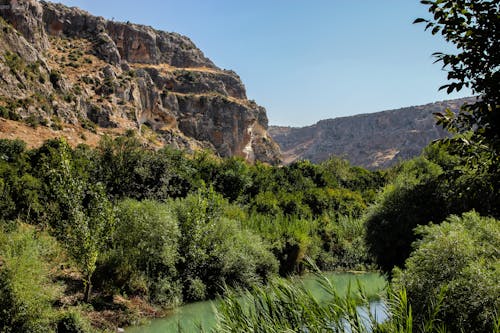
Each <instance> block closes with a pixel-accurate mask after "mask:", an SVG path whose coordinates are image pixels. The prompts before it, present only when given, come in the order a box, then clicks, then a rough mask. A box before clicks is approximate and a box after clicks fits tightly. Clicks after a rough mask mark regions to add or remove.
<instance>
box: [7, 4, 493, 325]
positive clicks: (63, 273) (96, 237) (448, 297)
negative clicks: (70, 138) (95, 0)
mask: <svg viewBox="0 0 500 333" xmlns="http://www.w3.org/2000/svg"><path fill="white" fill-rule="evenodd" d="M421 2H422V3H423V4H425V5H428V6H429V10H430V12H431V13H432V14H433V20H423V19H419V20H417V22H426V23H427V26H426V27H427V28H428V29H431V31H432V33H433V34H436V33H441V34H442V35H443V36H444V37H445V39H447V40H448V41H450V42H452V43H453V44H455V46H456V47H457V48H458V52H457V54H456V55H444V54H437V59H438V61H439V62H442V64H443V65H444V67H445V68H446V69H448V72H449V79H450V80H451V82H450V83H449V84H448V85H446V86H445V88H447V89H448V91H450V92H451V91H453V90H460V89H461V88H462V87H470V88H472V90H473V91H474V93H477V94H478V95H479V96H478V97H479V98H478V101H477V102H476V103H475V104H473V105H468V106H464V107H463V108H462V110H461V111H460V113H459V114H458V115H453V114H451V113H449V112H447V113H443V114H442V115H440V116H439V122H440V123H441V124H442V125H444V126H445V128H447V129H449V130H451V131H452V132H453V133H455V134H456V135H455V136H454V137H453V138H450V139H446V140H442V141H440V142H436V143H433V144H431V145H429V146H428V147H427V148H426V150H425V151H424V153H423V154H422V156H420V157H418V158H415V159H413V160H411V161H407V162H404V163H401V164H400V165H399V166H397V167H395V168H393V169H391V170H386V171H378V172H371V171H368V170H364V169H362V168H358V167H352V166H350V165H349V163H348V162H347V161H344V160H342V159H338V158H331V159H330V160H328V161H326V162H324V163H321V164H318V165H315V164H312V163H310V162H308V161H297V162H295V163H292V164H291V165H288V166H283V167H272V166H268V165H265V164H262V163H258V162H257V163H256V164H255V165H250V164H248V163H246V162H245V161H243V160H242V159H239V158H235V157H233V158H227V159H220V158H217V157H215V156H213V155H211V154H209V153H207V152H197V153H194V154H192V155H188V154H186V153H184V152H181V151H176V150H172V149H170V148H162V149H160V150H158V151H154V150H151V149H148V148H147V147H145V146H143V145H142V144H141V142H140V141H139V140H138V139H137V138H135V137H134V135H133V133H130V132H129V133H127V135H125V136H123V137H117V138H114V139H112V138H109V137H104V138H103V139H102V141H101V143H100V144H99V146H98V147H97V148H90V147H88V146H84V145H81V146H78V147H76V148H72V147H70V146H69V145H68V144H67V143H66V142H65V141H64V140H62V139H57V140H49V141H47V142H45V143H44V144H43V145H42V146H41V147H39V148H35V149H27V148H26V145H25V144H24V143H23V142H21V141H19V140H15V141H11V140H4V139H2V140H0V332H20V331H22V332H89V331H91V330H92V328H90V326H89V323H88V318H93V319H94V320H93V324H94V326H95V327H94V328H97V327H98V328H99V329H104V328H106V324H103V325H101V324H102V323H99V322H96V317H99V316H96V315H95V313H96V312H99V311H108V312H107V313H109V312H112V313H113V315H114V318H113V320H114V324H120V325H125V324H129V323H130V322H131V321H132V319H133V318H135V316H136V314H137V313H145V312H148V313H149V314H151V315H157V314H160V313H162V312H161V311H162V310H164V309H168V308H170V307H173V306H176V305H178V304H181V303H182V302H186V301H196V300H203V299H211V298H214V297H216V296H217V295H221V294H225V296H222V297H223V301H222V306H221V307H220V308H219V314H218V316H219V317H218V325H219V326H218V327H217V331H218V332H248V331H253V332H260V331H262V332H275V331H276V332H283V331H308V332H323V331H334V332H342V331H352V332H354V331H356V332H414V331H415V332H445V331H446V330H447V329H448V330H450V331H466V332H485V331H492V332H498V331H499V330H500V320H499V315H498V307H499V304H498V300H499V299H500V290H499V287H498V286H499V282H500V281H499V279H498V276H500V274H499V272H498V269H499V264H498V263H499V253H498V248H499V245H500V234H499V232H500V231H499V230H500V223H499V220H498V219H499V218H500V191H499V188H500V168H499V166H500V163H499V154H498V151H499V134H498V133H500V131H499V130H498V126H499V124H500V121H499V118H498V117H499V116H498V114H499V113H498V105H500V102H499V99H498V91H499V89H498V82H499V80H498V68H499V64H498V56H497V54H498V40H499V38H498V36H497V35H496V34H495V33H496V32H497V31H500V29H498V21H499V19H498V18H499V15H498V11H499V7H498V4H497V2H495V1H486V0H485V1H471V0H460V1H455V0H454V1H452V0H434V1H432V0H424V1H421ZM69 56H70V61H76V60H78V58H79V57H80V56H81V54H77V53H74V54H70V55H69ZM4 60H5V61H4V62H5V63H6V64H7V65H8V67H9V68H10V69H11V70H12V71H13V72H15V73H17V72H18V71H19V70H20V69H22V70H26V71H28V72H30V73H32V74H33V76H32V79H35V78H36V76H37V75H38V74H39V73H38V72H39V64H36V63H35V64H31V65H28V66H26V64H24V63H23V62H22V61H21V60H20V58H19V57H18V56H17V55H15V54H11V53H7V54H5V56H4ZM37 73H38V74H37ZM48 79H49V80H50V82H51V83H52V85H53V86H54V87H55V88H56V89H59V90H60V88H61V82H60V81H61V77H60V73H58V72H55V71H52V72H51V73H50V75H49V78H48ZM184 79H185V80H187V81H189V80H190V77H185V78H184ZM43 80H45V78H44V79H43ZM108 81H109V80H108ZM108 81H106V82H104V83H103V85H102V87H103V91H102V92H103V94H104V95H105V94H107V93H108V92H109V91H111V90H112V89H113V87H114V86H113V82H111V81H109V82H108ZM99 85H101V83H99ZM76 92H77V91H76ZM66 97H67V100H68V101H69V100H71V99H73V97H74V96H73V94H68V95H67V96H66ZM34 98H35V100H36V99H37V97H36V96H35V97H34ZM35 100H34V99H33V98H31V97H28V98H25V99H20V100H3V101H2V106H1V107H0V115H3V116H8V117H9V118H11V117H12V116H13V115H15V112H14V110H16V109H17V108H19V107H26V106H28V105H32V104H33V103H34V101H35ZM27 121H28V122H30V123H31V124H32V125H33V126H36V125H37V119H36V118H28V119H27ZM54 124H55V125H56V126H57V121H54ZM83 125H84V127H86V128H88V129H91V130H94V131H95V129H96V125H95V124H94V123H92V122H88V123H85V124H83ZM306 258H309V260H310V262H311V263H312V264H313V265H317V266H319V267H320V268H322V269H329V270H338V269H342V270H352V269H356V270H363V269H370V268H373V267H379V268H380V269H382V271H383V272H385V273H387V274H388V275H389V276H390V277H391V278H392V281H391V289H389V291H388V293H387V297H386V299H385V303H386V305H387V315H388V318H387V320H386V321H385V322H383V323H380V322H377V320H376V319H375V318H374V317H373V316H371V315H370V303H369V298H368V297H366V294H364V293H363V292H362V291H361V292H359V293H355V294H352V293H349V292H348V293H347V294H346V295H340V294H339V293H338V292H337V291H336V290H334V288H332V286H331V285H330V284H329V282H328V281H325V284H324V287H325V290H326V292H327V293H328V294H329V295H330V299H329V300H325V301H318V300H316V299H315V298H314V297H313V296H312V295H310V294H309V293H308V292H306V291H305V289H304V288H303V287H301V286H300V285H297V284H294V283H293V282H284V281H282V280H276V276H277V275H280V276H282V277H288V276H291V275H294V274H297V273H298V274H300V273H302V272H304V271H305V270H306V269H307V266H306V265H305V261H306ZM228 288H231V289H230V290H232V289H233V288H236V289H237V290H240V293H238V295H241V294H243V295H244V296H243V298H244V299H245V301H244V302H241V301H240V298H239V296H236V294H234V293H233V292H232V291H229V290H228ZM138 304H139V305H138ZM138 308H139V309H138ZM362 313H365V315H362ZM108 327H111V326H110V324H109V323H108Z"/></svg>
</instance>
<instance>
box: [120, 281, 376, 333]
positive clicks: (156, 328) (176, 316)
mask: <svg viewBox="0 0 500 333" xmlns="http://www.w3.org/2000/svg"><path fill="white" fill-rule="evenodd" d="M325 275H326V276H327V277H328V278H329V279H330V280H331V281H332V282H333V283H334V284H335V286H336V288H337V291H338V292H339V293H340V294H341V295H345V293H346V292H347V288H348V286H349V283H350V284H351V288H356V287H357V281H359V282H360V283H361V285H362V286H363V288H364V289H365V291H366V293H367V295H368V296H375V295H377V294H378V293H380V292H381V291H382V290H383V289H384V287H385V285H386V281H385V279H384V278H383V277H382V276H381V275H380V274H377V273H365V274H352V273H325ZM301 280H302V281H303V283H304V284H305V286H306V288H307V289H308V290H310V291H311V292H312V293H313V295H314V296H315V297H317V298H318V299H319V300H321V299H323V300H325V299H327V297H328V295H327V294H326V293H325V292H324V291H323V290H322V288H321V286H320V284H319V282H318V281H317V279H316V277H315V276H314V275H305V276H304V277H303V278H302V279H301ZM374 305H375V307H374V308H375V309H376V308H377V303H376V302H375V304H374ZM214 306H215V301H205V302H197V303H191V304H186V305H184V306H181V307H179V308H177V309H175V310H173V311H172V313H171V314H170V315H169V316H167V317H165V318H160V319H154V320H152V321H151V322H150V323H149V324H148V325H144V326H135V327H128V328H127V329H126V330H125V332H126V333H169V332H172V333H174V332H177V329H178V325H181V326H182V329H183V332H187V333H190V332H193V333H194V332H199V329H198V328H197V326H196V325H197V324H201V325H203V328H204V329H205V330H209V329H210V328H212V327H214V325H215V314H214ZM380 306H381V307H380V308H379V310H380V311H378V312H380V313H382V312H383V311H382V308H383V305H382V304H380Z"/></svg>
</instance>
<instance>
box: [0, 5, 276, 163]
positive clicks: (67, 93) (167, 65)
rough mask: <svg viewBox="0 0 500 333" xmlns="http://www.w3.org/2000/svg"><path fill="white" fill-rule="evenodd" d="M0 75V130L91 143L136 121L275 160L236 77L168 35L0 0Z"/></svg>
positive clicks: (193, 143)
mask: <svg viewBox="0 0 500 333" xmlns="http://www.w3.org/2000/svg"><path fill="white" fill-rule="evenodd" d="M0 81H2V84H1V85H0V137H9V138H13V137H20V138H22V139H25V140H26V141H28V143H29V144H31V145H36V144H38V143H40V141H41V139H42V138H49V137H55V136H61V135H63V136H65V137H67V138H68V139H69V140H70V141H71V142H72V143H74V144H77V143H89V144H92V143H95V142H96V141H97V139H98V136H99V135H100V134H103V133H108V134H120V133H124V132H125V131H126V130H130V129H136V130H137V131H138V132H139V133H140V135H141V136H142V137H143V138H144V139H145V141H147V142H149V143H150V144H152V145H156V146H162V145H167V144H168V145H172V146H175V147H178V148H183V149H191V150H195V149H212V150H213V151H215V152H217V153H218V154H219V155H221V156H241V157H244V158H246V159H247V160H249V161H253V160H261V161H265V162H268V163H273V164H275V163H278V162H279V158H280V155H279V147H278V146H277V145H276V143H275V142H274V141H273V140H272V139H271V138H270V137H269V136H268V133H267V127H268V124H267V116H266V111H265V109H264V108H262V107H260V106H258V105H257V104H255V103H254V102H252V101H249V100H247V97H246V92H245V87H244V85H243V83H242V82H241V80H240V78H239V77H238V75H237V74H236V73H234V72H233V71H228V70H222V69H220V68H218V67H217V66H216V65H215V64H214V63H213V62H212V61H210V60H209V59H208V58H206V57H205V56H204V54H203V52H202V51H200V50H199V49H198V48H197V47H196V46H195V45H194V44H193V42H192V41H191V40H189V38H187V37H185V36H182V35H179V34H176V33H170V32H163V31H158V30H155V29H153V28H151V27H148V26H143V25H137V24H132V23H129V22H127V23H122V22H113V21H108V20H105V19H104V18H102V17H96V16H93V15H91V14H89V13H87V12H85V11H83V10H81V9H78V8H74V7H72V8H69V7H66V6H64V5H60V4H54V3H50V2H45V1H36V0H0ZM2 118H3V119H2Z"/></svg>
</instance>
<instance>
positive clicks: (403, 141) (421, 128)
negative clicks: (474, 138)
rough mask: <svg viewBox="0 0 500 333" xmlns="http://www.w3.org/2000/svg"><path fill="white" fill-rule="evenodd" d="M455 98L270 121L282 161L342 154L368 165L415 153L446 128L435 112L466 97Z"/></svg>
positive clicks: (317, 159)
mask: <svg viewBox="0 0 500 333" xmlns="http://www.w3.org/2000/svg"><path fill="white" fill-rule="evenodd" d="M472 100H473V99H467V98H465V99H456V100H450V101H444V102H437V103H431V104H426V105H421V106H412V107H407V108H402V109H397V110H390V111H382V112H377V113H370V114H361V115H356V116H351V117H342V118H335V119H327V120H321V121H319V122H318V123H316V124H314V125H312V126H307V127H300V128H293V127H280V126H271V127H270V129H269V132H270V134H271V136H272V137H273V138H274V140H276V142H278V144H279V145H280V147H281V150H282V154H283V161H284V163H291V162H293V161H295V160H297V159H308V160H311V161H313V162H321V161H324V160H326V159H328V158H329V157H330V156H332V155H335V156H341V157H344V158H346V159H347V160H349V161H350V162H351V163H352V164H353V165H358V166H363V167H366V168H369V169H379V168H385V167H389V166H391V165H393V164H395V163H396V162H397V161H398V160H401V159H402V160H405V159H409V158H412V157H415V156H417V155H419V154H420V153H421V152H422V149H423V148H424V147H425V146H426V145H428V144H429V143H430V142H431V141H433V140H435V139H438V138H442V137H444V136H446V135H447V133H446V132H445V131H444V130H443V129H442V128H440V127H439V126H436V124H435V119H434V115H433V113H435V112H441V111H444V110H445V109H446V108H450V109H451V110H453V111H457V110H458V108H459V107H460V106H461V105H462V104H463V103H464V102H466V101H472Z"/></svg>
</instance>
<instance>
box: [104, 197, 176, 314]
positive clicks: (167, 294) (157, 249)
mask: <svg viewBox="0 0 500 333" xmlns="http://www.w3.org/2000/svg"><path fill="white" fill-rule="evenodd" d="M116 216H117V220H118V221H119V222H118V223H117V225H116V229H115V231H114V233H113V244H112V248H111V249H110V251H109V252H108V253H107V255H106V257H107V258H106V259H105V261H106V263H105V264H104V265H103V267H101V270H100V271H99V272H98V274H99V275H100V278H99V280H102V283H108V284H114V285H116V286H118V287H119V288H120V290H122V291H125V292H126V293H127V294H143V295H145V296H147V297H148V298H149V299H150V300H151V301H153V302H155V303H158V304H162V305H175V304H178V303H179V302H180V299H181V295H180V287H179V285H178V281H177V279H178V274H177V269H176V264H177V260H178V258H179V248H178V247H179V246H178V244H179V237H180V231H179V227H178V225H177V220H176V219H175V216H174V215H173V213H171V211H170V208H169V206H168V205H167V204H165V203H159V202H155V201H150V200H145V201H136V200H133V199H125V200H123V201H121V202H119V203H118V205H117V213H116Z"/></svg>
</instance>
